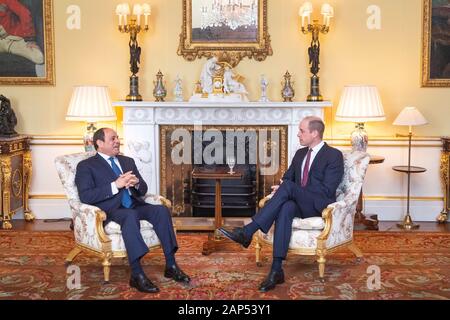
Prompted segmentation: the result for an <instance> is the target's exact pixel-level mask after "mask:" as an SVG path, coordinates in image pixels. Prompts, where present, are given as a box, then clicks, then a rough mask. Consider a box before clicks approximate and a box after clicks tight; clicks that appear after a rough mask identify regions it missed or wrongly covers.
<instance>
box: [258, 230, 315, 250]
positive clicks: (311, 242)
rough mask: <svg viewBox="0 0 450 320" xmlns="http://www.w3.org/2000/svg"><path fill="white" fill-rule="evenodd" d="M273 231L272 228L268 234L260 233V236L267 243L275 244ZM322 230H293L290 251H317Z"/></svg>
mask: <svg viewBox="0 0 450 320" xmlns="http://www.w3.org/2000/svg"><path fill="white" fill-rule="evenodd" d="M273 231H274V228H271V229H270V230H269V232H268V233H267V234H264V233H262V232H260V236H261V237H262V238H263V239H264V240H265V241H267V242H269V243H273ZM321 233H322V231H321V230H300V229H293V230H292V235H291V240H290V242H289V249H315V248H316V247H317V237H318V236H319V235H320V234H321Z"/></svg>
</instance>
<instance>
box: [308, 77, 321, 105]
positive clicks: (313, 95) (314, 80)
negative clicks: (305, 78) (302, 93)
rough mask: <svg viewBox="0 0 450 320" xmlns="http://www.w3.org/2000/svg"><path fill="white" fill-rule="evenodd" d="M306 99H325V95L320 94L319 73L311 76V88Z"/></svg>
mask: <svg viewBox="0 0 450 320" xmlns="http://www.w3.org/2000/svg"><path fill="white" fill-rule="evenodd" d="M306 101H323V97H322V95H321V94H320V88H319V77H318V76H317V75H313V76H312V77H311V90H310V94H309V95H308V97H307V98H306Z"/></svg>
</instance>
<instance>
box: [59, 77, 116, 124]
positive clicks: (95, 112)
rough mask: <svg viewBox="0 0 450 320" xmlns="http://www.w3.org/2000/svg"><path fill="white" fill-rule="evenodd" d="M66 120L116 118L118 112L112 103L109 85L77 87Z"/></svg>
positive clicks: (89, 120)
mask: <svg viewBox="0 0 450 320" xmlns="http://www.w3.org/2000/svg"><path fill="white" fill-rule="evenodd" d="M66 120H69V121H86V122H98V121H114V120H116V113H115V111H114V109H113V107H112V105H111V99H110V97H109V92H108V87H106V86H77V87H75V88H74V90H73V94H72V98H71V99H70V104H69V108H68V110H67V114H66Z"/></svg>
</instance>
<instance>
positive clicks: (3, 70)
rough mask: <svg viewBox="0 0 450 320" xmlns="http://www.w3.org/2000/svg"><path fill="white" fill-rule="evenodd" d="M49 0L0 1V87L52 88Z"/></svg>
mask: <svg viewBox="0 0 450 320" xmlns="http://www.w3.org/2000/svg"><path fill="white" fill-rule="evenodd" d="M54 74H55V70H54V43H53V3H52V0H0V84H1V85H54V84H55V76H54Z"/></svg>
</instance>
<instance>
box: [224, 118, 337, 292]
mask: <svg viewBox="0 0 450 320" xmlns="http://www.w3.org/2000/svg"><path fill="white" fill-rule="evenodd" d="M324 130H325V125H324V123H323V121H322V120H321V119H320V118H318V117H306V118H304V119H303V120H302V121H301V122H300V125H299V132H298V134H297V136H298V138H299V140H300V144H301V145H302V146H305V148H302V149H300V150H298V151H297V152H296V154H295V156H294V158H293V160H292V163H291V165H290V166H289V169H288V170H287V171H286V173H285V174H284V176H283V179H282V181H281V184H280V185H279V186H273V187H272V189H273V192H272V195H273V197H272V198H271V199H270V200H269V201H268V202H267V204H266V205H265V206H264V207H263V208H262V209H261V210H260V211H259V212H258V213H257V214H256V215H255V216H254V217H252V220H253V221H252V222H251V223H249V224H247V225H245V226H244V227H243V228H240V227H239V228H234V229H231V230H229V229H227V228H221V229H219V230H220V231H221V232H222V233H223V234H224V235H225V236H226V237H228V238H230V239H231V240H233V241H236V242H238V243H240V244H241V245H243V246H244V247H245V248H247V247H248V246H249V245H250V243H251V240H252V236H253V234H254V233H255V232H256V231H257V230H261V231H262V232H264V233H267V232H268V231H269V229H270V228H271V226H272V224H273V223H275V230H274V241H273V262H272V268H271V270H270V272H269V275H268V276H267V278H266V279H265V280H264V281H263V282H262V283H261V285H260V287H259V290H260V291H262V292H266V291H268V290H271V289H273V288H275V286H276V285H277V284H280V283H283V282H284V272H283V269H282V262H283V260H284V259H285V258H286V255H287V251H288V248H289V241H290V239H291V232H292V231H291V229H292V220H293V219H294V218H295V217H299V218H309V217H315V216H317V217H320V216H321V214H322V210H323V209H324V208H326V207H327V206H328V205H329V204H330V203H333V202H335V201H336V189H337V187H338V186H339V184H340V182H341V180H342V177H343V175H344V160H343V156H342V153H341V152H340V151H339V150H337V149H335V148H332V147H330V146H328V145H327V144H326V143H325V142H323V141H322V138H323V132H324Z"/></svg>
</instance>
